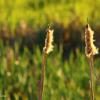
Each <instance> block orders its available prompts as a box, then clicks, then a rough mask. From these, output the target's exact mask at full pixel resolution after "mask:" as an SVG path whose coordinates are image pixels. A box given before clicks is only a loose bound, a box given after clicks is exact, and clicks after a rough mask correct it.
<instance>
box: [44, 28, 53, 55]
mask: <svg viewBox="0 0 100 100" xmlns="http://www.w3.org/2000/svg"><path fill="white" fill-rule="evenodd" d="M53 32H54V30H51V29H50V28H48V29H47V35H46V39H45V46H44V48H43V52H44V53H46V54H49V53H50V52H51V51H53V48H54V46H53V44H52V43H53Z"/></svg>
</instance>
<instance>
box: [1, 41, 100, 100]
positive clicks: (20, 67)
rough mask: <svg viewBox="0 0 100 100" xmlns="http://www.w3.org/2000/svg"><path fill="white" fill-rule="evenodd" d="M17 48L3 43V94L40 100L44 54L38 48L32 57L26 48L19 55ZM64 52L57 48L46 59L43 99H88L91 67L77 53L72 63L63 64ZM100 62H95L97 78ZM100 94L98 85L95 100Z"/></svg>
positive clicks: (71, 58)
mask: <svg viewBox="0 0 100 100" xmlns="http://www.w3.org/2000/svg"><path fill="white" fill-rule="evenodd" d="M17 46H18V45H17ZM17 46H16V44H15V48H17V50H15V49H14V50H15V51H14V50H13V49H12V48H10V47H9V46H6V47H4V45H3V44H2V42H0V52H1V54H0V93H1V94H2V95H6V97H7V99H8V98H9V99H10V100H19V99H21V100H33V99H34V100H37V96H38V91H39V88H38V84H39V79H40V72H41V70H40V69H41V62H42V54H41V52H40V50H39V48H36V49H35V51H34V53H33V54H32V53H30V51H29V50H28V48H27V47H25V48H24V51H23V52H22V53H20V52H19V51H18V50H19V49H18V47H17ZM16 51H17V52H16ZM61 51H62V50H61ZM61 51H60V52H58V51H57V49H56V48H55V50H54V52H53V53H51V54H50V55H48V57H47V63H46V74H45V82H44V83H45V84H44V93H43V100H67V99H68V100H89V98H90V96H89V66H88V62H87V59H86V57H85V56H84V54H82V53H81V52H80V51H79V50H77V57H76V58H75V57H74V56H73V53H71V55H70V58H69V60H67V61H62V56H61V55H62V52H61ZM18 52H19V53H18ZM16 55H17V56H16ZM99 62H100V59H97V61H95V72H96V73H97V74H98V75H99V72H100V68H99V65H100V64H99ZM97 81H98V80H96V81H95V82H96V83H97ZM98 82H99V81H98ZM99 93H100V88H99V85H96V86H95V97H96V100H99V99H100V95H99Z"/></svg>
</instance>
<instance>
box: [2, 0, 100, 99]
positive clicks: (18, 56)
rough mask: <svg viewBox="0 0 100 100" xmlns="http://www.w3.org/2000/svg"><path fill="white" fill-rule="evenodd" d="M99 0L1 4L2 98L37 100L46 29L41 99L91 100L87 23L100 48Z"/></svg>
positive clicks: (99, 91) (98, 67)
mask: <svg viewBox="0 0 100 100" xmlns="http://www.w3.org/2000/svg"><path fill="white" fill-rule="evenodd" d="M99 11H100V0H95V1H92V0H0V100H38V98H37V96H38V91H39V88H38V85H39V80H40V73H41V62H42V48H43V46H44V40H45V35H46V28H47V27H48V25H51V27H52V28H53V29H54V46H55V48H54V51H53V52H52V53H51V54H50V55H48V58H47V63H46V74H45V84H44V93H43V100H90V89H89V64H88V60H87V59H86V57H85V53H84V48H85V45H84V27H85V24H86V23H87V21H88V23H89V24H90V26H91V27H92V29H93V30H94V32H95V35H94V37H95V39H96V42H95V44H96V46H97V47H98V48H99V47H100V38H99V37H100V13H99ZM94 66H95V68H94V73H95V100H100V56H99V54H98V56H95V57H94Z"/></svg>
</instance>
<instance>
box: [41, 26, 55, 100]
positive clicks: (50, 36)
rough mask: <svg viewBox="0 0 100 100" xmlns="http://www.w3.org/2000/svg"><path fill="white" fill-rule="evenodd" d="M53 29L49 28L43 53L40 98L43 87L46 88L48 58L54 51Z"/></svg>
mask: <svg viewBox="0 0 100 100" xmlns="http://www.w3.org/2000/svg"><path fill="white" fill-rule="evenodd" d="M52 42H53V30H50V27H49V28H48V29H47V35H46V39H45V46H44V48H43V55H42V70H41V79H40V88H39V89H40V91H39V100H42V98H43V89H44V79H45V67H46V58H47V55H48V54H49V53H50V52H51V51H53V45H52Z"/></svg>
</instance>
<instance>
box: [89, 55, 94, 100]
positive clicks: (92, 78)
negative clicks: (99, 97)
mask: <svg viewBox="0 0 100 100" xmlns="http://www.w3.org/2000/svg"><path fill="white" fill-rule="evenodd" d="M89 67H90V90H91V100H94V66H93V55H91V57H90V58H89Z"/></svg>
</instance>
